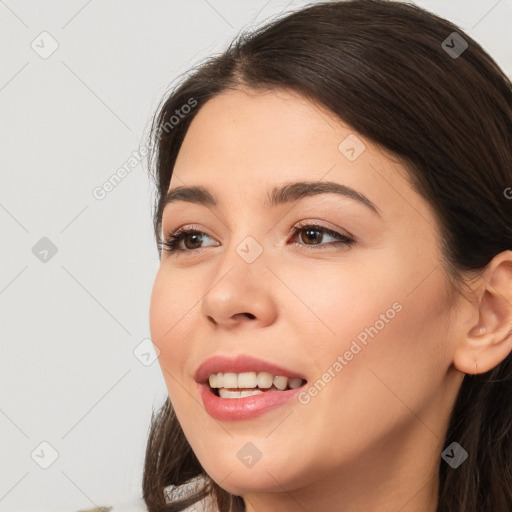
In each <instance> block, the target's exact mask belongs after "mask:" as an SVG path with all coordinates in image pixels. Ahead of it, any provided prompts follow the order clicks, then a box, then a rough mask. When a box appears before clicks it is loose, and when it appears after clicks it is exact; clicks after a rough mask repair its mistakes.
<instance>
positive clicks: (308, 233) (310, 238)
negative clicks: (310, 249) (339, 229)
mask: <svg viewBox="0 0 512 512" xmlns="http://www.w3.org/2000/svg"><path fill="white" fill-rule="evenodd" d="M306 233H307V237H308V239H309V240H311V241H313V242H314V241H315V240H316V241H318V238H319V237H318V236H310V234H311V233H317V234H318V233H320V231H318V230H317V229H306Z"/></svg>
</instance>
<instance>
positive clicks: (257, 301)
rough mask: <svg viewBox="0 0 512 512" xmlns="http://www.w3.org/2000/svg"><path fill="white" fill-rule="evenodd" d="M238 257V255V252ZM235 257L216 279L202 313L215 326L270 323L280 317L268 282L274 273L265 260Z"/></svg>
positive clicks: (263, 324) (249, 325) (264, 324)
mask: <svg viewBox="0 0 512 512" xmlns="http://www.w3.org/2000/svg"><path fill="white" fill-rule="evenodd" d="M236 257H237V258H238V255H236ZM238 259H239V261H236V259H231V260H230V261H231V267H230V268H229V269H228V271H227V272H223V273H222V274H220V272H219V275H221V277H220V278H218V279H216V281H215V282H214V284H213V286H211V287H210V289H209V290H208V291H207V292H206V293H205V295H204V296H203V298H202V300H201V314H202V315H203V316H204V317H205V318H206V319H207V320H208V322H209V323H210V324H211V326H212V327H214V328H225V329H234V328H238V327H241V326H242V325H245V326H246V327H254V328H257V327H266V326H268V325H270V324H271V323H272V322H274V321H275V319H276V318H277V307H276V301H275V298H274V297H273V296H272V291H271V288H270V287H269V286H268V283H269V280H271V279H272V277H273V276H272V273H271V272H270V271H269V270H268V269H267V268H266V267H265V266H264V265H262V264H258V265H255V263H251V264H247V263H246V262H245V261H243V260H242V259H241V258H238Z"/></svg>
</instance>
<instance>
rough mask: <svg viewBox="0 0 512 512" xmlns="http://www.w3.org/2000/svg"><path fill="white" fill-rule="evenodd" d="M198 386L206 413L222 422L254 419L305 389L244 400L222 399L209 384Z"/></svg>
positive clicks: (261, 395) (268, 392)
mask: <svg viewBox="0 0 512 512" xmlns="http://www.w3.org/2000/svg"><path fill="white" fill-rule="evenodd" d="M196 386H197V388H198V390H199V394H200V396H201V400H202V401H203V405H204V408H205V409H206V412H207V413H208V414H209V415H210V416H211V417H212V418H215V419H217V420H221V421H236V420H245V419H253V418H255V417H257V416H260V415H261V414H263V413H265V412H267V411H270V410H272V409H275V408H276V407H279V406H281V405H283V404H284V403H285V402H288V401H289V400H291V399H292V398H293V397H295V396H296V395H297V394H298V393H300V392H301V391H302V390H303V387H304V386H301V387H300V388H295V389H288V390H287V391H264V392H263V393H262V394H260V395H253V396H246V397H244V398H220V397H219V396H217V395H215V394H214V393H213V392H212V390H211V389H210V386H209V385H208V384H199V383H196Z"/></svg>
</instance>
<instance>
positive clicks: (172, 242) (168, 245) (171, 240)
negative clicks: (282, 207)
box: [158, 224, 355, 254]
mask: <svg viewBox="0 0 512 512" xmlns="http://www.w3.org/2000/svg"><path fill="white" fill-rule="evenodd" d="M311 229H313V230H315V231H320V232H323V233H325V234H327V235H330V236H332V237H333V238H337V239H338V241H337V242H331V243H330V244H314V245H311V246H308V245H306V244H300V243H298V242H294V244H295V245H299V246H304V245H305V246H306V247H308V248H310V249H312V250H317V249H316V246H317V245H318V246H322V245H330V246H331V247H332V246H334V247H345V248H348V247H350V246H351V245H352V244H354V243H355V240H354V239H353V238H351V237H349V236H347V235H343V234H341V233H337V232H336V231H332V230H331V229H327V228H325V227H324V226H319V225H317V224H304V225H303V226H296V227H294V228H293V238H295V237H296V236H297V235H298V234H299V233H300V232H301V231H307V230H311ZM192 234H194V235H206V236H207V237H208V238H211V237H209V236H208V234H206V233H205V232H204V231H200V230H197V229H185V228H179V229H177V230H176V231H175V232H174V233H169V234H168V235H167V238H166V239H165V240H164V241H163V242H159V243H158V245H159V247H160V248H162V249H164V250H165V251H167V252H168V253H170V254H172V253H187V252H189V253H191V252H196V251H199V250H201V249H206V247H199V248H197V249H180V248H179V244H180V242H181V241H182V240H183V239H184V238H185V237H186V236H187V235H192ZM308 250H309V249H308Z"/></svg>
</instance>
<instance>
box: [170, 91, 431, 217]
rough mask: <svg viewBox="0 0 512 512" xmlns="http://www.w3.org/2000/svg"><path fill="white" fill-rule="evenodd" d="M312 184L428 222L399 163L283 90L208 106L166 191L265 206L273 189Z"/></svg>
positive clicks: (228, 96)
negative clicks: (326, 184)
mask: <svg viewBox="0 0 512 512" xmlns="http://www.w3.org/2000/svg"><path fill="white" fill-rule="evenodd" d="M350 149H353V150H354V151H352V152H350ZM347 150H348V151H347ZM354 156H355V158H354ZM314 180H325V181H330V182H336V183H339V184H341V185H345V186H347V187H351V188H353V189H355V190H358V191H361V192H362V193H363V194H364V195H365V196H366V197H368V198H369V199H370V200H371V201H372V202H373V203H374V204H376V205H377V206H378V207H379V209H381V210H382V211H383V213H384V216H385V218H388V219H391V218H393V216H396V215H402V216H403V215H404V214H405V215H407V214H408V213H410V214H411V215H415V216H418V213H419V217H420V218H421V217H423V222H425V221H427V222H428V221H429V220H431V219H430V218H429V216H430V217H431V211H430V208H429V206H428V204H427V203H426V202H425V200H424V199H423V198H422V197H421V196H420V195H419V194H417V193H416V192H415V191H414V190H413V188H412V187H411V185H410V184H409V182H408V180H407V171H406V169H405V167H404V166H403V165H402V164H401V163H400V162H399V161H398V160H397V159H396V157H394V156H393V155H392V154H391V153H389V152H387V151H385V150H383V149H382V148H380V147H379V146H377V145H376V144H374V143H373V142H372V141H370V140H368V139H367V138H365V137H363V136H361V135H360V134H358V133H357V132H356V131H355V130H354V129H352V128H351V127H350V126H349V125H347V124H346V123H345V122H344V121H343V120H341V119H340V118H338V117H337V116H336V115H335V114H334V113H332V112H330V111H328V110H327V109H326V108H324V107H323V106H321V105H319V104H316V103H313V102H311V101H309V100H307V99H305V98H303V97H301V96H300V95H298V94H297V93H294V92H290V91H285V90H274V91H265V92H256V91H249V90H236V91H229V92H224V93H222V94H220V95H218V96H215V97H213V98H212V99H210V100H209V101H208V102H206V103H205V105H203V106H202V108H201V109H200V110H199V112H198V113H197V114H196V116H195V118H194V119H193V121H192V123H191V124H190V127H189V129H188V131H187V134H186V136H185V139H184V141H183V143H182V146H181V148H180V151H179V154H178V157H177V160H176V163H175V167H174V172H173V176H172V179H171V183H170V187H169V188H170V189H172V188H175V187H178V186H183V185H200V186H204V187H206V188H208V189H209V190H211V191H213V192H214V194H215V195H216V196H217V197H218V198H219V199H220V200H222V198H223V196H226V198H228V199H229V196H232V195H234V194H238V195H240V194H243V195H244V196H245V197H247V196H248V195H249V196H258V200H259V201H260V203H261V201H264V200H265V198H266V197H267V192H268V190H270V189H272V188H273V187H275V186H276V185H281V184H283V183H285V182H287V183H291V182H295V181H314Z"/></svg>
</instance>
